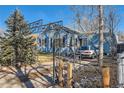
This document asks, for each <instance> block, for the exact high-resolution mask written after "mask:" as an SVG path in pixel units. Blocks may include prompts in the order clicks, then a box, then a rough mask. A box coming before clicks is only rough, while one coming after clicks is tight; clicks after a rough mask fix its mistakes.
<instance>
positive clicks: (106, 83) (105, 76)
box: [102, 67, 110, 88]
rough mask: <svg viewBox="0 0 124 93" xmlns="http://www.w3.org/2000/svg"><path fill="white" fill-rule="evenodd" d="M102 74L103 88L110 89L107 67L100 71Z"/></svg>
mask: <svg viewBox="0 0 124 93" xmlns="http://www.w3.org/2000/svg"><path fill="white" fill-rule="evenodd" d="M102 73H103V87H104V88H109V87H110V69H109V67H104V68H103V69H102Z"/></svg>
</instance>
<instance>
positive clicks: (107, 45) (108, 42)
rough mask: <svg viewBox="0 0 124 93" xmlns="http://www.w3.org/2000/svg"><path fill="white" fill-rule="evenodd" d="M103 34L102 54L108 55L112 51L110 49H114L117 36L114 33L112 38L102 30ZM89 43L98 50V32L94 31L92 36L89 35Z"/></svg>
mask: <svg viewBox="0 0 124 93" xmlns="http://www.w3.org/2000/svg"><path fill="white" fill-rule="evenodd" d="M103 36H104V40H103V42H104V44H103V51H104V54H107V55H109V54H110V53H111V51H112V49H115V47H116V44H117V36H116V35H115V34H113V35H112V38H113V39H112V38H111V36H110V34H109V32H104V33H103ZM89 41H90V42H89V44H90V45H91V46H92V47H93V48H94V49H95V50H96V51H98V49H99V33H95V34H93V36H92V37H91V39H90V40H89Z"/></svg>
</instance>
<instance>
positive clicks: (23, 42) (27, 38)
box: [0, 9, 35, 66]
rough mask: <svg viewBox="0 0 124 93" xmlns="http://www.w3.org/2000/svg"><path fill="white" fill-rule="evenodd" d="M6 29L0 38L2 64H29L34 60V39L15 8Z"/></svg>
mask: <svg viewBox="0 0 124 93" xmlns="http://www.w3.org/2000/svg"><path fill="white" fill-rule="evenodd" d="M5 23H6V24H7V31H6V34H5V36H4V37H1V39H0V43H1V44H0V45H1V46H0V48H1V51H0V52H1V53H0V61H1V64H2V65H3V64H4V65H14V66H18V65H19V64H20V65H21V64H31V63H34V62H35V47H34V46H33V45H32V44H33V42H34V40H33V38H32V36H31V34H32V33H31V31H30V29H29V26H28V24H27V23H26V21H25V20H24V17H23V16H22V15H21V13H20V11H19V10H17V9H16V10H15V11H14V12H13V13H12V14H11V15H10V17H9V18H8V20H7V21H6V22H5Z"/></svg>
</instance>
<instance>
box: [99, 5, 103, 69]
mask: <svg viewBox="0 0 124 93" xmlns="http://www.w3.org/2000/svg"><path fill="white" fill-rule="evenodd" d="M98 11H99V58H98V61H99V66H100V68H102V66H103V40H104V38H103V31H104V22H103V19H104V18H103V5H99V6H98Z"/></svg>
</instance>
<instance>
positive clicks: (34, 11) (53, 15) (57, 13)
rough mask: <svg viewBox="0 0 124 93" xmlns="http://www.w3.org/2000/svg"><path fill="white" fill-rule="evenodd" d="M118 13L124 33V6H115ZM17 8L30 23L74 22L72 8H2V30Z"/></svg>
mask: <svg viewBox="0 0 124 93" xmlns="http://www.w3.org/2000/svg"><path fill="white" fill-rule="evenodd" d="M114 7H116V8H117V13H118V14H119V15H120V16H121V21H120V24H119V30H120V31H124V6H114ZM16 8H18V9H20V10H21V12H22V14H23V15H24V17H25V19H26V21H28V22H29V23H30V22H32V21H35V20H38V19H43V22H44V23H48V22H53V21H58V20H63V22H64V25H66V26H68V25H71V24H72V22H73V16H72V14H73V13H72V11H70V6H65V5H64V6H59V5H58V6H56V5H48V6H45V5H44V6H43V5H41V6H18V5H16V6H8V5H7V6H0V28H1V29H4V30H5V29H6V25H5V20H6V19H7V18H8V17H9V15H10V14H11V12H12V11H14V10H15V9H16Z"/></svg>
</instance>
